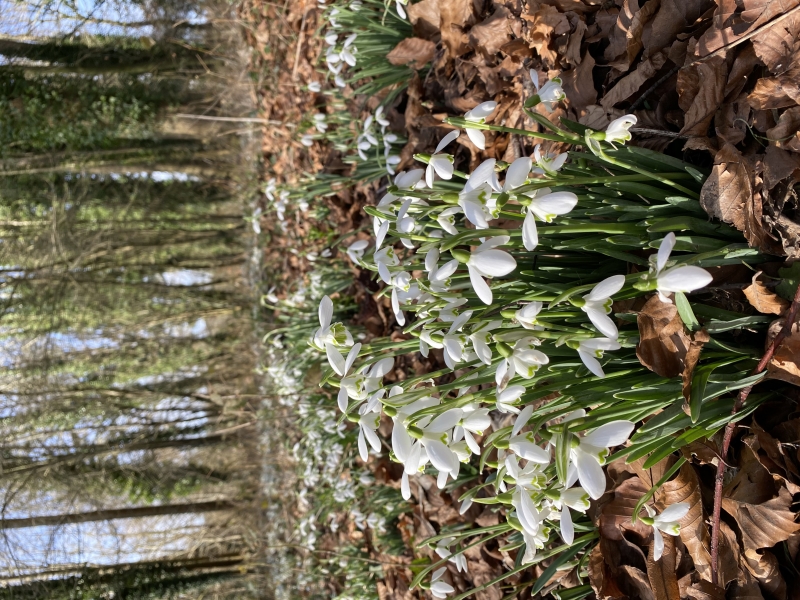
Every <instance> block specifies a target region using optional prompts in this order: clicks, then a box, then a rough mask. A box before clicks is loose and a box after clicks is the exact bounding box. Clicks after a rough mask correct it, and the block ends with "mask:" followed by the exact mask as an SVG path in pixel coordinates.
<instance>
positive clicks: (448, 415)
mask: <svg viewBox="0 0 800 600" xmlns="http://www.w3.org/2000/svg"><path fill="white" fill-rule="evenodd" d="M463 413H464V411H462V410H461V409H460V408H451V409H449V410H446V411H445V412H443V413H442V414H440V415H439V416H438V417H436V418H435V419H434V420H433V421H431V422H430V424H428V425H427V426H425V427H422V428H420V430H421V435H420V438H419V443H420V444H422V445H423V446H424V447H425V450H426V451H427V453H428V458H429V459H430V461H431V464H432V465H433V466H434V467H436V469H438V470H439V471H440V472H446V473H449V474H451V475H453V477H456V475H457V474H458V471H459V468H460V462H459V460H458V457H457V456H456V454H455V452H453V450H452V449H450V447H449V443H450V435H449V433H448V432H449V431H451V430H452V429H453V428H454V427H455V426H456V425H458V422H459V421H460V420H461V417H462V416H463Z"/></svg>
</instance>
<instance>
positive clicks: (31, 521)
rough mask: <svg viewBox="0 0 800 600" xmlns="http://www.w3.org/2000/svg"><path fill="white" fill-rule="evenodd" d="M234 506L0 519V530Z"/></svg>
mask: <svg viewBox="0 0 800 600" xmlns="http://www.w3.org/2000/svg"><path fill="white" fill-rule="evenodd" d="M234 506H235V505H234V503H233V502H230V501H228V500H213V501H211V502H193V503H190V504H163V505H161V506H137V507H135V508H113V509H109V510H94V511H91V512H85V513H69V514H65V515H42V516H39V517H24V518H21V519H0V530H6V529H23V528H26V527H43V526H49V525H69V524H74V523H91V522H94V521H111V520H114V519H139V518H142V517H160V516H164V515H183V514H195V513H205V512H212V511H217V510H231V509H232V508H234Z"/></svg>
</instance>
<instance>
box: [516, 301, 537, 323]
mask: <svg viewBox="0 0 800 600" xmlns="http://www.w3.org/2000/svg"><path fill="white" fill-rule="evenodd" d="M543 306H544V305H543V304H542V303H541V302H529V303H528V304H526V305H525V306H523V307H522V308H520V309H519V310H518V311H517V312H515V313H514V319H515V320H516V321H517V322H518V323H519V324H520V325H522V326H523V327H524V328H525V329H536V328H537V327H539V324H538V323H539V322H538V321H537V320H536V317H538V316H539V313H540V312H541V311H542V307H543Z"/></svg>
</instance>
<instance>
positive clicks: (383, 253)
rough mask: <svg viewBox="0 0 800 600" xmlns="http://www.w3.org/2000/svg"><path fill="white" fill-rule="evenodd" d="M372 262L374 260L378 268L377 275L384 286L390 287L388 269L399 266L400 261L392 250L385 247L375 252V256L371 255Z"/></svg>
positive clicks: (390, 279)
mask: <svg viewBox="0 0 800 600" xmlns="http://www.w3.org/2000/svg"><path fill="white" fill-rule="evenodd" d="M372 260H374V261H375V264H376V265H377V266H378V275H380V277H381V279H382V280H383V282H384V283H385V284H386V285H391V284H392V274H391V272H390V271H389V267H396V266H397V265H399V264H400V260H399V259H398V258H397V255H396V254H395V253H394V248H392V247H390V246H386V248H381V249H380V250H377V251H376V252H375V254H373V256H372Z"/></svg>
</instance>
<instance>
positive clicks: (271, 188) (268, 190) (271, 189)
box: [264, 177, 278, 202]
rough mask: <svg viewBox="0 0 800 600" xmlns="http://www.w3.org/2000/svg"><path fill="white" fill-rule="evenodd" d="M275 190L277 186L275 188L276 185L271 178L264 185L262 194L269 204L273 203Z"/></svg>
mask: <svg viewBox="0 0 800 600" xmlns="http://www.w3.org/2000/svg"><path fill="white" fill-rule="evenodd" d="M277 190H278V186H277V184H276V183H275V178H274V177H273V178H272V179H270V180H269V181H268V182H267V185H266V187H265V188H264V193H265V194H266V196H267V199H268V200H269V201H270V202H273V201H274V200H275V192H276V191H277Z"/></svg>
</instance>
